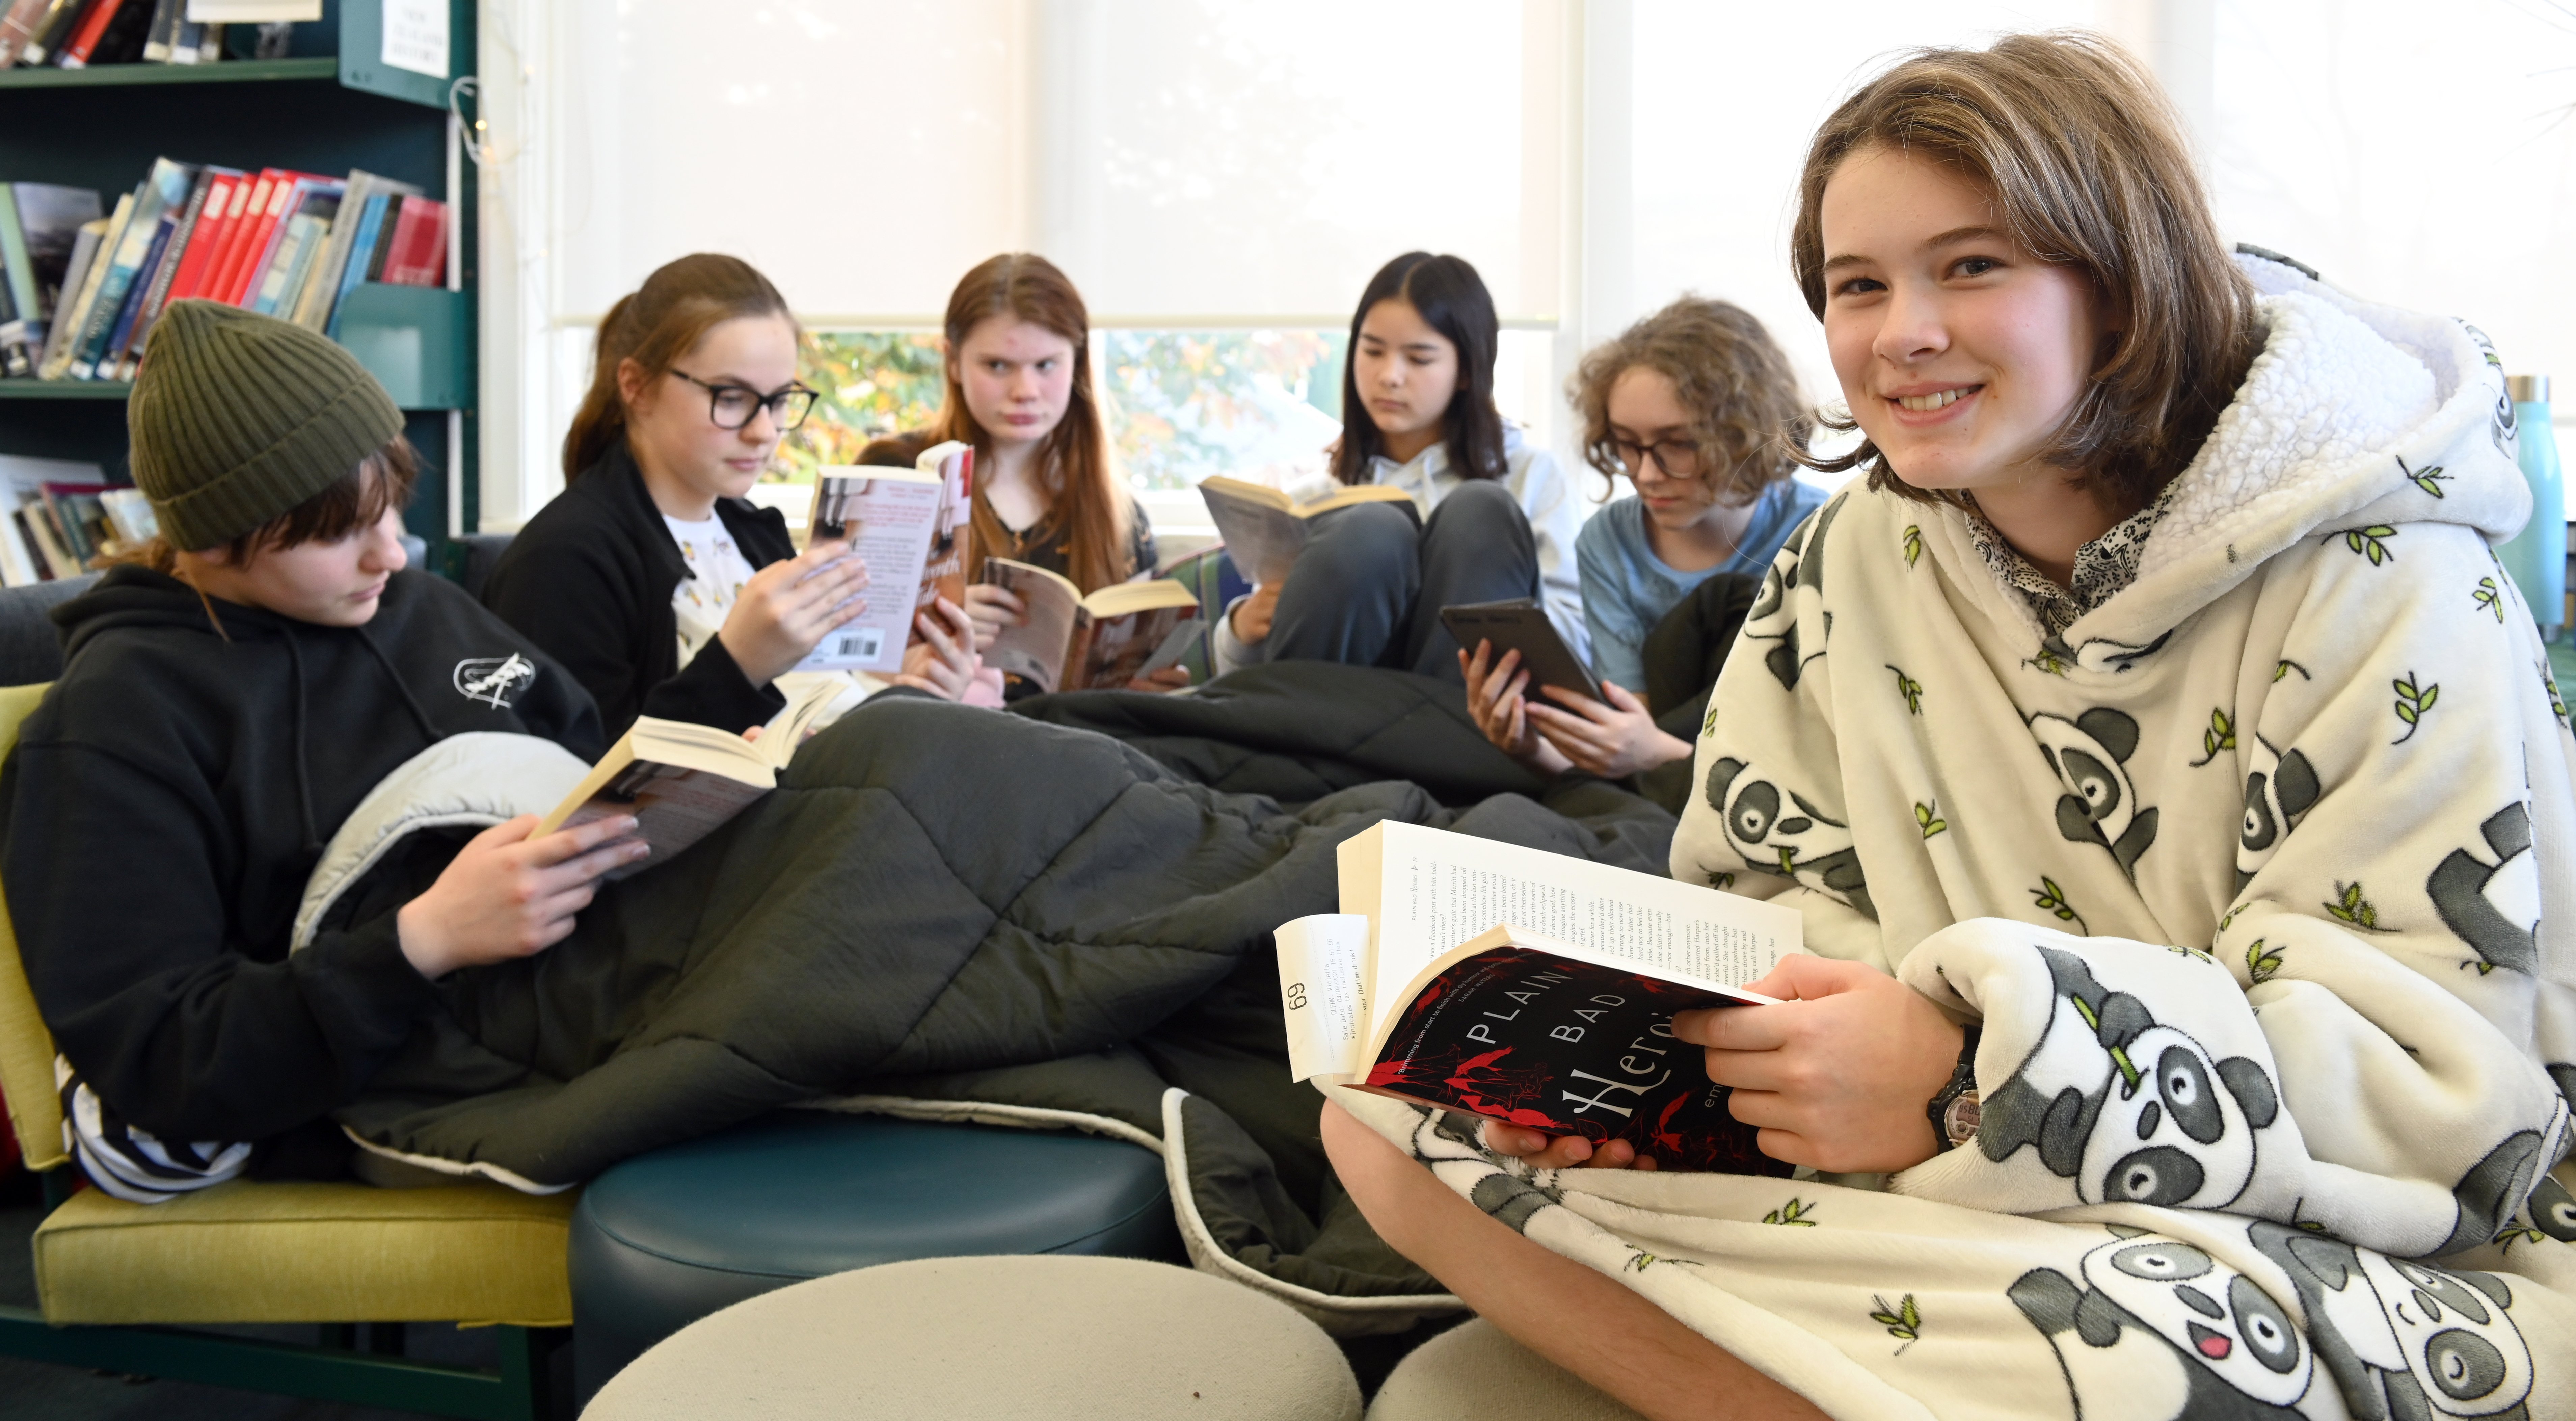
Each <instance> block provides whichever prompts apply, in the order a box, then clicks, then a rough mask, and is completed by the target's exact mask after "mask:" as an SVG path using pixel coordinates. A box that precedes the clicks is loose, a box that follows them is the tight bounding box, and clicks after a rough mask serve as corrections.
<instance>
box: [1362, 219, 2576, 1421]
mask: <svg viewBox="0 0 2576 1421" xmlns="http://www.w3.org/2000/svg"><path fill="white" fill-rule="evenodd" d="M2246 265H2247V267H2248V269H2249V270H2251V271H2253V272H2254V274H2255V277H2256V280H2257V282H2258V284H2259V285H2260V286H2261V287H2262V288H2263V290H2264V291H2265V293H2266V294H2265V298H2264V302H2263V313H2264V316H2265V319H2266V321H2267V324H2268V329H2269V336H2268V340H2267V344H2266V347H2265V349H2264V352H2263V354H2262V355H2261V356H2260V357H2259V358H2258V360H2257V361H2256V363H2255V365H2254V367H2253V369H2252V371H2251V372H2250V373H2249V375H2248V377H2247V379H2246V382H2245V385H2244V387H2243V388H2242V389H2241V390H2240V392H2239V394H2238V398H2237V401H2236V402H2235V404H2234V405H2233V406H2232V407H2231V408H2230V409H2229V410H2228V411H2227V412H2226V414H2225V415H2224V417H2223V418H2222V419H2221V421H2220V423H2219V425H2218V428H2217V430H2216V432H2215V433H2214V434H2213V435H2212V437H2211V438H2210V440H2209V442H2208V445H2207V446H2206V447H2205V448H2204V449H2203V451H2202V452H2201V454H2200V456H2199V457H2198V459H2197V460H2195V462H2194V463H2193V464H2192V466H2191V467H2190V468H2189V469H2188V470H2186V471H2185V472H2184V473H2183V474H2182V475H2181V477H2180V480H2179V485H2178V488H2177V492H2176V497H2175V499H2174V502H2173V504H2172V505H2171V508H2170V510H2169V512H2168V513H2167V515H2166V516H2165V518H2164V519H2163V520H2162V521H2161V522H2160V523H2159V524H2158V525H2157V527H2156V528H2155V530H2154V532H2153V534H2152V536H2151V537H2150V538H2149V540H2148V542H2147V545H2146V548H2145V550H2144V556H2143V559H2142V562H2141V566H2140V570H2139V574H2138V577H2137V579H2136V581H2135V582H2134V583H2133V584H2131V585H2130V586H2129V587H2128V588H2126V589H2124V590H2123V591H2121V592H2120V593H2118V594H2117V595H2116V596H2114V597H2112V598H2111V599H2110V600H2109V601H2108V602H2106V603H2105V604H2103V605H2102V606H2101V607H2099V608H2097V609H2096V610H2094V611H2093V612H2091V613H2089V614H2087V615H2086V616H2084V617H2083V618H2082V619H2081V620H2079V621H2077V622H2076V623H2075V624H2074V625H2073V626H2072V627H2070V628H2069V629H2068V630H2067V632H2066V634H2065V635H2064V636H2063V637H2052V636H2049V635H2047V634H2045V632H2044V631H2043V629H2042V627H2041V626H2040V624H2039V623H2038V621H2037V620H2036V619H2035V618H2034V617H2033V616H2032V615H2031V613H2030V612H2029V610H2028V609H2027V607H2026V606H2025V605H2024V604H2023V603H2022V601H2021V600H2020V599H2019V598H2018V596H2016V595H2015V594H2014V593H2013V592H2012V591H2010V590H2009V589H2008V588H2007V587H2006V586H2005V585H2004V583H2003V582H2002V581H2001V580H2000V579H1999V578H1998V577H1997V576H1996V575H1995V574H1994V573H1993V572H1992V571H1991V570H1990V569H1989V568H1988V567H1987V566H1986V564H1985V563H1984V562H1983V560H1982V559H1981V558H1980V557H1979V556H1978V554H1977V552H1976V551H1975V549H1974V547H1973V546H1972V544H1971V542H1970V539H1969V534H1968V528H1967V525H1966V522H1965V519H1964V515H1963V514H1962V513H1961V512H1960V511H1959V510H1957V509H1954V508H1951V507H1948V506H1946V505H1937V504H1929V503H1916V502H1911V501H1907V500H1904V499H1900V498H1897V497H1894V496H1892V495H1885V494H1873V493H1869V492H1866V491H1863V490H1861V489H1858V488H1854V489H1852V490H1850V491H1847V492H1846V493H1844V494H1843V495H1841V496H1839V497H1837V498H1836V499H1835V501H1834V502H1832V503H1831V504H1829V505H1827V506H1826V507H1825V508H1824V509H1823V510H1821V511H1820V512H1819V513H1818V514H1817V515H1816V516H1815V517H1814V518H1813V519H1812V520H1810V522H1809V524H1808V526H1807V527H1805V528H1804V529H1802V530H1801V531H1800V532H1799V533H1798V534H1797V535H1795V536H1793V537H1792V539H1791V541H1790V544H1789V546H1788V547H1787V548H1785V549H1784V550H1783V551H1782V552H1781V554H1780V557H1779V559H1778V561H1777V563H1776V564H1775V565H1774V567H1773V569H1772V572H1771V575H1770V578H1769V582H1768V585H1767V586H1766V587H1765V589H1764V591H1763V595H1762V598H1761V600H1760V602H1759V604H1758V605H1757V606H1756V608H1755V612H1754V615H1753V617H1752V618H1751V619H1750V620H1749V621H1748V622H1747V624H1746V626H1745V630H1744V640H1743V641H1742V642H1741V643H1740V644H1739V646H1738V648H1737V650H1736V653H1735V654H1734V655H1733V656H1732V657H1731V658H1730V659H1729V661H1728V663H1727V668H1726V672H1725V675H1724V676H1723V677H1722V678H1721V679H1720V681H1719V683H1718V686H1717V692H1716V695H1715V697H1714V701H1713V703H1714V705H1715V706H1717V707H1718V709H1717V710H1716V711H1715V712H1714V713H1713V714H1712V716H1711V719H1710V721H1709V723H1708V725H1707V726H1706V727H1705V729H1704V731H1703V734H1702V737H1701V740H1700V743H1699V747H1698V754H1697V759H1696V762H1695V771H1696V773H1697V775H1698V776H1699V779H1700V783H1701V786H1702V792H1701V795H1700V796H1699V798H1698V799H1697V800H1695V801H1694V803H1693V804H1692V805H1691V806H1690V808H1689V810H1688V811H1687V812H1686V814H1685V815H1684V818H1683V821H1682V829H1681V833H1680V835H1679V837H1678V838H1677V839H1676V840H1675V843H1674V848H1673V871H1674V873H1675V875H1676V876H1679V877H1687V878H1693V879H1697V880H1700V881H1704V882H1709V883H1713V884H1715V885H1717V886H1719V887H1722V888H1729V889H1732V890H1733V891H1736V892H1739V893H1746V894H1750V895H1754V896H1758V897H1765V898H1771V899H1774V900H1776V901H1780V902H1785V903H1790V904H1793V905H1795V906H1796V907H1797V908H1798V909H1799V910H1800V912H1801V913H1802V914H1803V916H1804V918H1805V924H1806V934H1807V944H1808V946H1809V948H1810V949H1811V950H1813V951H1815V952H1818V953H1820V954H1824V955H1828V956H1835V957H1845V958H1852V959H1857V960H1860V961H1865V962H1870V963H1873V964H1876V965H1878V966H1880V967H1882V968H1884V969H1886V970H1888V971H1891V972H1894V973H1895V974H1897V975H1898V976H1899V977H1901V978H1902V979H1903V980H1905V981H1906V982H1908V983H1910V984H1911V985H1913V986H1915V987H1917V988H1918V989H1920V990H1922V991H1924V992H1926V993H1928V994H1930V995H1931V996H1933V997H1934V998H1935V999H1936V1000H1938V1001H1940V1002H1941V1003H1942V1004H1943V1005H1945V1006H1947V1007H1950V1008H1952V1009H1954V1010H1955V1011H1957V1012H1958V1013H1960V1014H1961V1015H1963V1016H1968V1017H1981V1018H1982V1019H1983V1021H1984V1026H1985V1031H1984V1038H1983V1042H1982V1044H1981V1046H1980V1048H1979V1050H1978V1054H1977V1063H1976V1069H1977V1079H1978V1084H1979V1087H1980V1090H1981V1092H1982V1095H1983V1099H1984V1102H1985V1124H1984V1130H1983V1133H1982V1135H1981V1137H1980V1139H1979V1140H1978V1141H1977V1143H1976V1145H1975V1146H1973V1147H1970V1148H1963V1149H1960V1150H1956V1151H1952V1152H1950V1153H1947V1154H1944V1155H1941V1156H1939V1157H1936V1158H1935V1159H1933V1160H1931V1161H1930V1162H1928V1163H1925V1164H1923V1165H1920V1166H1917V1167H1916V1168H1914V1169H1911V1170H1907V1171H1905V1172H1904V1173H1902V1174H1898V1175H1896V1176H1893V1177H1891V1178H1889V1179H1887V1180H1885V1181H1884V1192H1876V1191H1873V1190H1870V1189H1865V1188H1859V1187H1851V1186H1852V1183H1853V1182H1852V1181H1844V1182H1839V1183H1833V1182H1825V1181H1821V1180H1812V1179H1810V1180H1801V1181H1794V1182H1784V1181H1776V1180H1764V1179H1749V1178H1738V1177H1729V1176H1717V1175H1700V1176H1684V1175H1670V1174H1637V1175H1632V1174H1616V1173H1609V1172H1603V1171H1567V1172H1562V1173H1558V1172H1540V1173H1536V1174H1532V1173H1530V1172H1528V1171H1527V1170H1525V1169H1523V1168H1521V1167H1520V1166H1518V1165H1517V1164H1516V1163H1514V1162H1510V1161H1505V1160H1500V1159H1497V1158H1494V1157H1492V1156H1488V1155H1486V1154H1484V1153H1483V1152H1481V1151H1480V1150H1478V1149H1476V1148H1475V1146H1474V1145H1473V1143H1472V1141H1471V1140H1470V1139H1468V1138H1467V1137H1466V1136H1465V1134H1464V1132H1463V1131H1462V1130H1459V1129H1457V1128H1455V1127H1453V1126H1450V1125H1448V1124H1447V1123H1446V1122H1445V1121H1442V1120H1439V1119H1433V1118H1428V1117H1425V1116H1423V1115H1422V1114H1420V1113H1419V1112H1415V1111H1410V1110H1407V1109H1405V1108H1403V1107H1401V1106H1398V1105H1395V1104H1393V1103H1391V1102H1386V1101H1382V1100H1374V1099H1366V1098H1362V1097H1356V1096H1352V1095H1350V1094H1348V1093H1344V1094H1343V1096H1342V1097H1341V1098H1342V1099H1343V1100H1344V1103H1345V1104H1346V1105H1347V1106H1349V1107H1350V1108H1352V1109H1353V1110H1354V1112H1355V1113H1358V1114H1361V1115H1362V1116H1363V1117H1364V1118H1367V1119H1369V1120H1370V1121H1371V1122H1372V1123H1373V1124H1375V1125H1376V1126H1377V1127H1378V1128H1379V1129H1381V1130H1382V1131H1384V1132H1386V1133H1387V1134H1389V1135H1390V1137H1392V1138H1395V1139H1397V1140H1398V1141H1399V1142H1400V1143H1402V1144H1404V1145H1405V1146H1406V1147H1407V1148H1409V1149H1411V1150H1412V1151H1413V1152H1414V1153H1415V1154H1416V1155H1417V1156H1419V1157H1421V1158H1423V1159H1424V1160H1426V1161H1428V1162H1430V1163H1431V1164H1432V1166H1433V1168H1434V1169H1435V1170H1436V1171H1437V1172H1438V1173H1439V1174H1440V1175H1441V1177H1442V1178H1443V1179H1445V1180H1447V1181H1448V1182H1449V1183H1451V1184H1452V1185H1453V1186H1455V1187H1457V1188H1458V1189H1460V1190H1461V1192H1463V1193H1466V1194H1467V1195H1468V1196H1469V1197H1470V1198H1472V1199H1474V1200H1475V1201H1476V1202H1478V1203H1479V1204H1481V1205H1483V1206H1484V1207H1485V1208H1487V1209H1488V1210H1489V1211H1491V1212H1493V1213H1495V1214H1496V1215H1497V1216H1499V1217H1501V1218H1503V1219H1505V1220H1506V1221H1507V1222H1511V1223H1513V1224H1514V1225H1515V1226H1517V1227H1519V1228H1521V1229H1522V1230H1523V1231H1524V1232H1525V1233H1527V1235H1528V1236H1529V1237H1531V1238H1533V1239H1537V1240H1539V1241H1540V1242H1542V1243H1545V1244H1546V1245H1547V1246H1549V1247H1551V1248H1555V1249H1557V1250H1558V1251H1560V1252H1563V1253H1566V1254H1568V1255H1570V1256H1572V1257H1575V1258H1578V1259H1581V1260H1583V1261H1585V1262H1587V1263H1590V1264H1592V1265H1593V1266H1595V1267H1597V1268H1600V1269H1602V1270H1603V1271H1605V1272H1609V1273H1612V1274H1614V1275H1615V1276H1617V1277H1619V1278H1621V1279H1622V1280H1624V1281H1626V1282H1627V1283H1629V1284H1630V1285H1631V1286H1633V1287H1635V1288H1636V1289H1637V1290H1638V1291H1639V1292H1641V1293H1643V1294H1645V1295H1646V1296H1648V1297H1650V1298H1652V1299H1653V1300H1654V1301H1656V1302H1657V1303H1658V1304H1660V1305H1662V1306H1663V1307H1665V1308H1667V1309H1669V1310H1670V1311H1671V1312H1673V1313H1674V1314H1675V1315H1676V1316H1678V1317H1680V1318H1681V1319H1683V1320H1684V1321H1685V1322H1687V1323H1689V1324H1690V1325H1691V1326H1692V1327H1694V1328H1696V1329H1698V1330H1699V1331H1700V1332H1702V1333H1704V1334H1705V1335H1707V1336H1709V1337H1710V1338H1712V1339H1713V1340H1715V1341H1717V1342H1718V1343H1719V1344H1721V1345H1723V1346H1725V1347H1727V1348H1728V1349H1729V1350H1731V1351H1733V1352H1735V1353H1736V1354H1737V1355H1738V1356H1741V1357H1743V1358H1745V1359H1746V1360H1748V1361H1750V1362H1752V1363H1754V1364H1755V1365H1757V1366H1760V1367H1762V1368H1763V1369H1764V1370H1765V1371H1767V1372H1769V1373H1770V1374H1771V1375H1773V1376H1775V1377H1777V1378H1779V1379H1780V1380H1782V1381H1783V1382H1785V1383H1787V1384H1788V1385H1790V1386H1792V1387H1793V1388H1795V1389H1797V1390H1798V1391H1800V1392H1802V1393H1803V1394H1805V1395H1807V1396H1809V1397H1810V1398H1812V1399H1814V1400H1815V1401H1816V1402H1818V1403H1819V1404H1820V1405H1822V1406H1823V1407H1824V1408H1825V1409H1826V1410H1827V1411H1829V1412H1831V1413H1833V1414H1835V1415H1837V1416H1845V1417H1885V1416H1943V1417H1969V1416H1999V1417H2000V1416H2012V1417H2030V1416H2066V1417H2082V1418H2086V1421H2098V1418H2112V1417H2118V1418H2132V1417H2134V1418H2159V1421H2160V1419H2161V1418H2175V1417H2193V1418H2200V1417H2288V1416H2300V1417H2341V1416H2357V1417H2371V1418H2379V1417H2395V1418H2410V1417H2427V1416H2441V1417H2451V1416H2459V1417H2468V1416H2479V1417H2554V1416H2569V1415H2576V1250H2571V1249H2570V1248H2569V1246H2568V1245H2569V1241H2571V1240H2576V1202H2571V1199H2570V1194H2569V1191H2568V1188H2567V1187H2566V1186H2567V1183H2568V1181H2569V1179H2570V1173H2569V1170H2568V1169H2566V1168H2562V1169H2561V1170H2560V1171H2559V1173H2558V1174H2557V1175H2555V1176H2553V1175H2552V1174H2551V1170H2552V1168H2553V1166H2556V1165H2558V1162H2559V1161H2560V1160H2561V1159H2562V1157H2563V1156H2565V1155H2566V1153H2567V1150H2568V1146H2569V1142H2570V1125H2569V1113H2568V1092H2570V1091H2576V986H2571V984H2576V768H2571V767H2576V740H2571V738H2570V735H2569V732H2568V722H2567V710H2566V706H2565V703H2564V699H2563V697H2562V696H2561V695H2560V693H2559V689H2558V687H2557V686H2556V684H2555V683H2554V682H2553V681H2552V679H2551V677H2550V674H2549V670H2548V664H2547V660H2546V658H2545V656H2544V655H2543V652H2542V649H2541V647H2540V645H2539V643H2538V641H2537V639H2536V637H2535V636H2534V634H2533V630H2532V624H2531V616H2530V614H2529V612H2528V610H2527V609H2525V608H2524V606H2523V605H2522V603H2521V601H2520V598H2519V596H2518V594H2517V593H2516V591H2515V589H2514V587H2513V584H2512V583H2511V581H2510V580H2509V579H2508V578H2507V577H2506V575H2505V573H2504V571H2503V570H2502V568H2501V567H2500V566H2499V565H2498V564H2497V563H2496V561H2495V559H2494V558H2493V556H2492V555H2491V554H2490V553H2489V551H2488V544H2489V542H2490V541H2493V540H2500V539H2502V538H2504V537H2506V536H2509V535H2510V534H2511V532H2512V531H2513V530H2514V529H2516V528H2517V527H2519V526H2520V524H2521V523H2522V522H2523V520H2524V518H2525V517H2526V516H2527V514H2528V512H2529V503H2530V499H2529V495H2528V493H2527V491H2526V490H2525V487H2524V485H2523V482H2522V480H2521V477H2520V475H2519V474H2518V472H2517V471H2516V469H2515V467H2514V464H2513V461H2512V441H2513V437H2514V428H2513V411H2512V406H2511V404H2510V402H2509V401H2507V400H2506V399H2505V397H2504V390H2503V380H2502V377H2501V373H2500V367H2499V365H2498V364H2497V362H2496V359H2495V356H2494V354H2493V352H2492V351H2491V350H2490V349H2489V348H2488V347H2487V344H2486V342H2485V340H2484V338H2483V337H2482V336H2480V335H2479V334H2478V333H2477V332H2476V331H2475V330H2473V329H2471V328H2469V327H2466V326H2463V325H2461V324H2460V323H2458V322H2456V321H2450V320H2442V319H2435V318H2429V317H2423V316H2417V315H2413V314H2409V313H2406V312H2402V311H2396V310H2393V309H2390V308H2386V307H2381V306H2374V305H2370V304H2368V303H2364V302H2360V301H2356V300H2354V299H2352V298H2351V297H2349V296H2347V295H2345V294H2343V293H2341V292H2339V291H2337V290H2335V289H2333V288H2331V287H2329V286H2327V285H2325V284H2324V283H2322V282H2319V281H2317V280H2315V279H2314V278H2313V276H2312V275H2311V274H2309V273H2306V272H2305V271H2304V269H2302V268H2296V267H2294V266H2292V265H2289V264H2285V263H2282V262H2278V261H2272V260H2266V259H2263V258H2262V257H2260V256H2249V257H2248V258H2247V261H2246ZM1864 1182H1871V1181H1864ZM2435 1260H2438V1262H2437V1261H2435Z"/></svg>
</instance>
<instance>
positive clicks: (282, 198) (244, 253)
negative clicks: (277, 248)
mask: <svg viewBox="0 0 2576 1421" xmlns="http://www.w3.org/2000/svg"><path fill="white" fill-rule="evenodd" d="M294 193H295V174H293V173H289V172H283V171H281V172H280V173H278V175H277V180H276V181H275V182H272V183H270V184H269V185H268V200H267V201H266V202H265V203H263V204H261V205H260V206H259V208H258V209H257V210H256V211H246V212H244V213H243V214H242V238H241V250H240V251H239V252H238V253H236V254H235V256H234V259H233V266H232V270H231V271H229V272H227V273H226V274H225V276H224V286H225V289H224V290H222V291H220V292H216V293H214V294H215V299H217V300H219V301H225V302H229V303H231V304H232V305H235V306H239V305H242V304H244V302H245V300H246V298H247V296H248V293H249V291H250V288H251V287H253V286H254V285H256V284H258V281H259V269H260V267H262V266H263V265H265V264H266V263H267V260H268V248H269V243H270V241H271V240H272V239H273V238H275V237H276V235H277V223H278V219H279V218H281V217H283V216H284V215H285V210H286V204H287V203H288V202H290V201H292V200H293V198H294Z"/></svg>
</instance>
